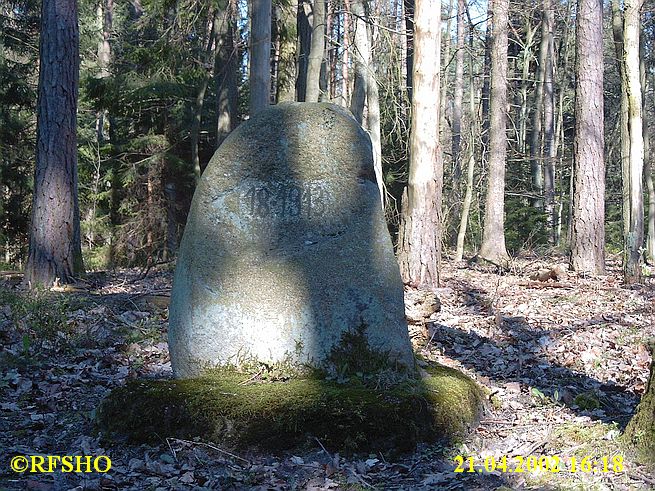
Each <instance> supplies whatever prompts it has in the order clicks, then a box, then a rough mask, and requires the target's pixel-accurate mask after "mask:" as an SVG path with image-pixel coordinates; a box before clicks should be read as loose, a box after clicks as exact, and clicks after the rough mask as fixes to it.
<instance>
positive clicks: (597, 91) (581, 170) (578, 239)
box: [570, 0, 605, 274]
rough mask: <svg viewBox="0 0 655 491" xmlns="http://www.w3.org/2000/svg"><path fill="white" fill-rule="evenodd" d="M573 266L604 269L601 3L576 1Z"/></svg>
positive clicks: (595, 270) (575, 268)
mask: <svg viewBox="0 0 655 491" xmlns="http://www.w3.org/2000/svg"><path fill="white" fill-rule="evenodd" d="M576 54H577V56H576V67H575V73H576V82H575V89H576V90H575V94H576V96H575V142H574V165H575V169H574V180H573V186H574V192H573V193H572V200H573V207H572V208H573V209H572V214H573V216H572V226H571V261H570V262H571V267H572V268H573V269H574V270H575V271H585V272H591V273H594V274H602V273H604V272H605V162H604V148H603V144H604V129H603V2H602V0H578V12H577V30H576Z"/></svg>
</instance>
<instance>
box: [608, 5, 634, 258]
mask: <svg viewBox="0 0 655 491" xmlns="http://www.w3.org/2000/svg"><path fill="white" fill-rule="evenodd" d="M612 35H613V38H614V53H615V55H616V64H617V68H618V71H619V75H620V78H621V86H620V93H621V99H620V100H621V104H620V111H619V128H620V132H621V136H620V140H619V145H620V149H621V155H620V163H621V183H622V187H621V195H622V199H621V206H622V212H623V213H622V216H623V240H624V243H626V244H627V238H628V232H629V225H630V174H629V172H630V134H629V132H628V92H627V89H626V84H627V73H626V71H625V69H626V66H625V60H624V59H623V50H624V46H623V45H624V39H623V36H624V32H623V13H622V12H621V5H620V0H613V1H612ZM610 148H611V147H610ZM624 253H625V248H624ZM623 261H624V265H625V261H626V256H625V254H624V256H623Z"/></svg>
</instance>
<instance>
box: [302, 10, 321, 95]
mask: <svg viewBox="0 0 655 491" xmlns="http://www.w3.org/2000/svg"><path fill="white" fill-rule="evenodd" d="M311 24H312V34H311V42H310V48H309V58H308V60H307V84H306V87H307V89H306V90H307V92H306V93H305V100H306V101H307V102H318V100H319V97H320V93H321V88H320V82H321V64H322V63H323V59H324V58H325V0H314V1H313V4H312V19H311Z"/></svg>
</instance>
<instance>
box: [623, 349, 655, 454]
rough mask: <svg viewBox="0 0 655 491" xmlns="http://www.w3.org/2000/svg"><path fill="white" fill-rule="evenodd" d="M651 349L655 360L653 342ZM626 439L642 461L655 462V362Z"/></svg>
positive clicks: (627, 428) (625, 436) (628, 427)
mask: <svg viewBox="0 0 655 491" xmlns="http://www.w3.org/2000/svg"><path fill="white" fill-rule="evenodd" d="M649 347H650V352H651V354H652V355H653V359H655V341H653V340H651V342H650V346H649ZM624 438H625V439H626V440H627V441H628V442H630V443H631V444H632V445H633V446H634V447H636V449H637V451H638V452H639V456H640V458H641V459H643V460H646V461H648V462H655V362H651V364H650V377H648V385H647V386H646V392H645V393H644V395H643V396H642V398H641V402H640V403H639V406H637V412H636V413H635V415H634V416H633V417H632V419H631V420H630V423H628V426H627V427H626V429H625V435H624Z"/></svg>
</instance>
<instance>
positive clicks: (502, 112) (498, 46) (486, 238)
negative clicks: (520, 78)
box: [478, 0, 509, 264]
mask: <svg viewBox="0 0 655 491" xmlns="http://www.w3.org/2000/svg"><path fill="white" fill-rule="evenodd" d="M508 11H509V0H494V3H493V37H492V42H491V95H490V100H489V118H490V121H489V181H488V185H487V196H486V201H485V211H484V230H483V238H482V245H481V246H480V252H479V253H478V256H479V257H480V258H482V259H485V260H487V261H490V262H493V263H495V264H503V263H505V262H506V261H507V260H508V259H509V255H508V254H507V249H506V247H505V160H506V158H507V134H506V129H507V27H508Z"/></svg>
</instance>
